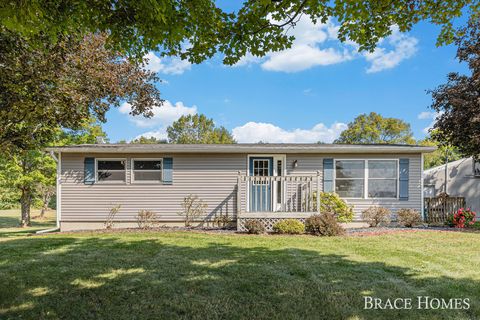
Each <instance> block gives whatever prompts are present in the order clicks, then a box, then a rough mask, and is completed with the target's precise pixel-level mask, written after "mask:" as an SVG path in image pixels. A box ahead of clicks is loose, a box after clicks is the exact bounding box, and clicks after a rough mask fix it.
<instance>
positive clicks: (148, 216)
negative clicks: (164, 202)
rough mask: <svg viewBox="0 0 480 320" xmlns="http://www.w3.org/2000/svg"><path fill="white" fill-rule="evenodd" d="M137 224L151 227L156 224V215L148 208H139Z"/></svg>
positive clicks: (147, 227) (146, 227)
mask: <svg viewBox="0 0 480 320" xmlns="http://www.w3.org/2000/svg"><path fill="white" fill-rule="evenodd" d="M137 224H138V227H139V228H142V229H149V228H153V227H154V226H155V225H156V224H157V215H156V214H155V212H153V211H150V210H140V212H138V213H137Z"/></svg>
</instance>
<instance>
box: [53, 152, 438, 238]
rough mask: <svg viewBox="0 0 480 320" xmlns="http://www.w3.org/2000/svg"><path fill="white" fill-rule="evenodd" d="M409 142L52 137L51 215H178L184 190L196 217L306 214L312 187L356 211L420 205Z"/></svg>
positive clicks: (77, 219) (128, 219) (83, 219)
mask: <svg viewBox="0 0 480 320" xmlns="http://www.w3.org/2000/svg"><path fill="white" fill-rule="evenodd" d="M434 149H435V148H432V147H422V146H415V145H385V144H382V145H346V144H345V145H344V144H342V145H336V144H263V143H260V144H231V145H208V144H203V145H201V144H197V145H182V144H155V145H150V144H149V145H141V144H94V145H73V146H64V147H53V148H49V149H48V150H49V151H50V152H51V154H52V156H53V157H54V158H55V159H57V162H58V170H57V175H58V179H57V180H58V184H57V223H58V226H59V227H60V228H61V230H62V231H64V230H79V229H100V228H103V224H104V222H105V220H106V218H107V215H108V214H109V211H110V209H111V208H112V207H114V206H118V205H120V206H121V207H120V210H119V212H118V213H117V214H116V216H115V218H114V223H115V227H136V226H137V220H136V217H137V214H138V212H139V211H140V210H151V211H153V212H155V213H156V215H157V218H158V221H159V223H160V224H161V225H182V224H183V221H184V218H183V217H182V216H181V215H180V214H179V213H180V212H181V211H182V206H181V205H182V202H183V199H184V198H185V197H187V196H189V195H197V196H198V197H199V199H202V200H203V201H204V203H206V204H207V205H208V207H207V209H206V211H205V214H204V215H203V216H201V217H199V218H198V223H209V222H210V221H212V220H213V219H215V217H220V216H222V217H227V218H229V219H231V220H232V221H233V222H236V223H237V227H238V228H239V229H240V230H242V228H243V224H244V222H245V220H246V219H251V218H255V219H261V220H262V221H263V222H264V223H265V224H267V226H271V224H272V223H274V222H275V221H277V220H278V219H282V218H298V219H305V218H306V217H308V216H310V215H311V214H313V213H314V212H315V211H316V207H317V205H316V204H315V203H312V202H315V201H312V199H314V198H317V197H314V196H313V195H314V194H317V193H318V192H321V191H325V192H333V191H334V192H336V193H338V194H339V195H340V196H341V197H342V198H344V199H345V200H346V201H347V202H348V203H349V204H351V205H353V206H354V213H355V220H356V221H359V220H360V219H361V212H362V210H364V209H366V208H368V207H369V206H372V205H379V206H384V207H388V208H390V209H391V210H392V212H395V211H396V210H397V209H400V208H412V209H416V210H418V211H420V212H422V211H423V210H422V207H423V192H422V190H423V179H422V175H423V153H426V152H431V151H433V150H434Z"/></svg>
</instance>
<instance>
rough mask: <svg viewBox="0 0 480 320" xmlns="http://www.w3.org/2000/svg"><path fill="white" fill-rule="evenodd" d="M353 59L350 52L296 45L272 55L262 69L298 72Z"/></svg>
mask: <svg viewBox="0 0 480 320" xmlns="http://www.w3.org/2000/svg"><path fill="white" fill-rule="evenodd" d="M350 59H352V56H351V54H350V53H349V52H348V50H342V51H340V50H337V49H334V48H327V49H319V48H317V47H315V46H311V45H308V44H301V45H295V46H293V47H292V48H290V49H288V50H284V51H281V52H274V53H272V54H270V57H269V59H268V60H267V61H265V62H264V63H263V64H262V69H264V70H269V71H283V72H298V71H302V70H306V69H310V68H312V67H314V66H327V65H330V64H337V63H340V62H343V61H347V60H350Z"/></svg>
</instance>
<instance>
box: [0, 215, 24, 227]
mask: <svg viewBox="0 0 480 320" xmlns="http://www.w3.org/2000/svg"><path fill="white" fill-rule="evenodd" d="M19 224H20V219H19V218H15V217H8V216H7V217H6V216H3V215H0V228H15V227H18V226H19Z"/></svg>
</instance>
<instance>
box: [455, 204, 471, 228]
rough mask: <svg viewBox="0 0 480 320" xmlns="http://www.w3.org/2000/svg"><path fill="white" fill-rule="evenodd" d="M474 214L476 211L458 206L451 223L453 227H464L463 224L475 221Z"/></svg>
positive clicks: (468, 224) (469, 224)
mask: <svg viewBox="0 0 480 320" xmlns="http://www.w3.org/2000/svg"><path fill="white" fill-rule="evenodd" d="M475 215H476V213H475V212H474V211H472V210H471V209H470V208H467V209H464V208H460V209H458V211H457V212H456V213H455V214H454V215H453V219H452V222H453V225H454V227H455V228H465V226H466V225H467V226H471V225H473V224H474V223H475Z"/></svg>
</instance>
